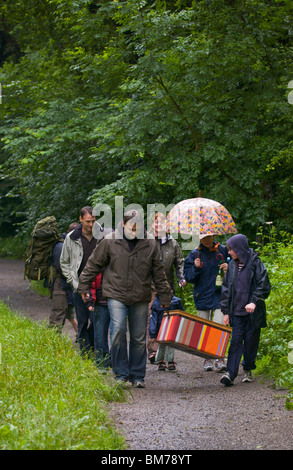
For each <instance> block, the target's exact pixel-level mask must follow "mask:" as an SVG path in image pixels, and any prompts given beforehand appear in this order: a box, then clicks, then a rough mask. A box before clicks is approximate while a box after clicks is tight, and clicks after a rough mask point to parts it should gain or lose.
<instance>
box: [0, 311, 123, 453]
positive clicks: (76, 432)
mask: <svg viewBox="0 0 293 470" xmlns="http://www.w3.org/2000/svg"><path fill="white" fill-rule="evenodd" d="M0 324H1V330H0V344H1V352H2V354H1V358H0V359H1V361H0V449H2V450H45V449H46V450H75V449H79V450H97V449H99V450H101V449H107V450H108V449H124V448H125V445H124V438H123V437H122V436H121V435H120V434H119V432H118V431H117V430H116V429H115V427H114V425H113V423H112V422H111V420H110V419H109V416H108V415H107V403H108V402H111V401H121V400H123V399H124V393H125V392H124V390H123V389H121V387H119V386H118V385H116V383H115V381H114V379H113V377H112V376H111V375H110V373H109V374H106V375H101V374H99V372H98V370H97V369H96V367H95V365H94V363H93V362H92V361H91V360H85V359H82V358H81V356H80V355H79V354H77V352H76V351H75V350H74V348H73V347H72V343H71V341H70V339H69V338H68V337H66V335H61V336H60V335H58V333H56V331H55V330H53V329H50V328H47V327H46V326H45V324H37V323H35V322H32V321H30V320H29V319H27V318H24V317H21V316H19V315H17V314H15V313H12V312H11V311H10V310H9V309H8V307H7V306H6V305H5V304H4V303H2V302H0Z"/></svg>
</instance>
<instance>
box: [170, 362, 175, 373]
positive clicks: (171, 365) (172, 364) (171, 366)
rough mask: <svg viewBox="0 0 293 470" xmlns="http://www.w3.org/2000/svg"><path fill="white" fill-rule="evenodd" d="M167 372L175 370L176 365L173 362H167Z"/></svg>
mask: <svg viewBox="0 0 293 470" xmlns="http://www.w3.org/2000/svg"><path fill="white" fill-rule="evenodd" d="M168 370H170V371H174V370H176V363H175V362H168Z"/></svg>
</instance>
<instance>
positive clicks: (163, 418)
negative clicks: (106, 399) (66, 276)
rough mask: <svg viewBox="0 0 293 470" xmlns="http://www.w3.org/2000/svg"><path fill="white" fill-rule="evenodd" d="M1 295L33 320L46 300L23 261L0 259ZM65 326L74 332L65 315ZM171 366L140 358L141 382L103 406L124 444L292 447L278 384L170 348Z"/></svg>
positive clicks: (42, 313) (292, 421)
mask: <svg viewBox="0 0 293 470" xmlns="http://www.w3.org/2000/svg"><path fill="white" fill-rule="evenodd" d="M0 299H1V300H3V301H5V302H6V303H8V304H9V305H10V306H11V307H12V308H13V309H15V310H16V311H17V312H18V313H20V314H23V315H26V316H28V317H30V318H32V319H33V320H35V321H44V320H46V319H48V316H49V311H50V303H51V302H50V300H49V299H44V298H42V297H40V296H39V295H37V294H35V293H34V292H33V291H32V290H31V289H30V287H29V282H28V281H26V280H24V279H23V263H22V262H21V261H17V260H0ZM64 333H66V334H68V335H69V336H70V337H71V338H72V339H74V337H75V333H74V331H73V329H72V327H71V325H70V324H69V323H68V322H67V323H66V325H65V328H64ZM175 361H176V362H177V371H176V372H168V371H164V372H159V371H158V370H157V366H156V365H152V364H148V365H147V374H146V380H145V382H146V388H145V389H133V388H131V387H127V390H129V393H128V394H127V395H128V399H127V402H126V403H118V404H116V403H115V404H112V405H111V406H110V407H109V412H110V414H111V415H112V416H113V419H114V421H115V423H116V426H117V429H120V430H121V431H122V433H123V434H124V436H125V438H126V442H127V444H128V446H129V449H130V450H152V451H155V450H161V451H166V450H170V451H171V450H173V451H174V450H175V451H176V450H177V451H179V450H189V451H192V450H292V448H293V444H292V435H293V432H292V431H293V411H289V410H286V409H285V406H284V405H285V395H286V391H284V390H275V389H274V388H273V387H272V386H271V384H270V383H268V381H264V380H262V378H259V377H258V378H256V379H255V380H254V382H253V383H250V384H243V383H242V382H241V376H242V370H240V373H239V377H238V378H237V379H236V381H235V385H234V386H233V387H229V388H226V387H224V386H223V385H222V384H220V377H221V375H220V374H219V373H217V372H204V371H203V367H202V366H203V359H202V358H200V357H197V356H193V355H191V354H187V353H184V352H182V351H176V352H175Z"/></svg>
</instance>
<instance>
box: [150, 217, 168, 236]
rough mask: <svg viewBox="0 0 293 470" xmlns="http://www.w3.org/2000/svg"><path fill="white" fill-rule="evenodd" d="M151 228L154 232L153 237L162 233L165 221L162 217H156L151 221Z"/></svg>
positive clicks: (164, 228)
mask: <svg viewBox="0 0 293 470" xmlns="http://www.w3.org/2000/svg"><path fill="white" fill-rule="evenodd" d="M153 229H154V233H155V237H157V236H158V235H159V234H164V233H165V231H166V223H165V220H164V219H163V217H156V218H155V221H154V223H153Z"/></svg>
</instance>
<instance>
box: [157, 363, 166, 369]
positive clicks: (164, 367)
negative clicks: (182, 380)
mask: <svg viewBox="0 0 293 470" xmlns="http://www.w3.org/2000/svg"><path fill="white" fill-rule="evenodd" d="M166 369H167V364H166V362H165V361H160V362H159V365H158V370H166Z"/></svg>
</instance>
